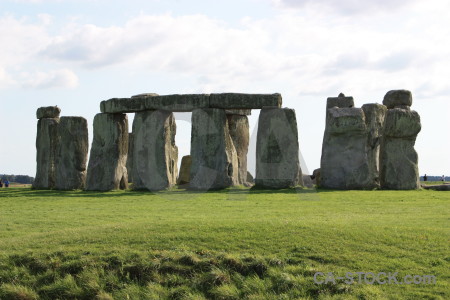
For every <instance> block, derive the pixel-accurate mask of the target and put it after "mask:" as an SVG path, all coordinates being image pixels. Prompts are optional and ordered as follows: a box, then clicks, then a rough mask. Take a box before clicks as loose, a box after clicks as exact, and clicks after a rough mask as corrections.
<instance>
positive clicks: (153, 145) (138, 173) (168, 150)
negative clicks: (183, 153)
mask: <svg viewBox="0 0 450 300" xmlns="http://www.w3.org/2000/svg"><path fill="white" fill-rule="evenodd" d="M133 133H134V149H133V189H137V190H139V189H147V190H150V191H158V190H163V189H167V188H170V187H172V186H174V185H175V184H176V180H177V174H178V170H177V169H178V167H177V166H178V148H177V146H176V145H175V134H176V124H175V118H174V116H173V113H171V112H169V111H165V110H156V111H143V112H138V113H136V115H135V117H134V122H133Z"/></svg>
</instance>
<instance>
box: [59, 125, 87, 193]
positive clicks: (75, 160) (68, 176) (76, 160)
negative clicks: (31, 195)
mask: <svg viewBox="0 0 450 300" xmlns="http://www.w3.org/2000/svg"><path fill="white" fill-rule="evenodd" d="M58 139H59V142H58V146H57V151H56V189H58V190H78V189H84V186H85V183H86V167H87V156H88V148H89V140H88V126H87V121H86V119H85V118H82V117H61V119H60V122H59V126H58Z"/></svg>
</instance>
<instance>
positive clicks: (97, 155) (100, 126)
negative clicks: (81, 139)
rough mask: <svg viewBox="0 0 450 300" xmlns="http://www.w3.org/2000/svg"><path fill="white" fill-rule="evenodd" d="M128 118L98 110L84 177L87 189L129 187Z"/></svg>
mask: <svg viewBox="0 0 450 300" xmlns="http://www.w3.org/2000/svg"><path fill="white" fill-rule="evenodd" d="M127 153H128V118H127V115H125V114H103V113H100V114H97V115H96V116H95V117H94V138H93V140H92V147H91V154H90V157H89V165H88V172H87V179H86V190H89V191H110V190H117V189H126V188H128V173H127V167H126V162H127Z"/></svg>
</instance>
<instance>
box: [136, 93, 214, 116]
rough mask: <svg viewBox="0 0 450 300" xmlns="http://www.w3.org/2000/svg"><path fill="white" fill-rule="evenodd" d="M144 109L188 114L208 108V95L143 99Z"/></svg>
mask: <svg viewBox="0 0 450 300" xmlns="http://www.w3.org/2000/svg"><path fill="white" fill-rule="evenodd" d="M144 99H145V108H146V109H163V110H168V111H174V112H189V111H192V110H193V109H196V108H207V107H208V106H209V95H207V94H186V95H165V96H153V97H144Z"/></svg>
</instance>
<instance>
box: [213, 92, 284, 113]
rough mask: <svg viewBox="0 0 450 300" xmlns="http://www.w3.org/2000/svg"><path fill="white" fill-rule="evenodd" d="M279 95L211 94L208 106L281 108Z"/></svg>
mask: <svg viewBox="0 0 450 300" xmlns="http://www.w3.org/2000/svg"><path fill="white" fill-rule="evenodd" d="M281 104H282V98H281V95H280V94H239V93H224V94H211V95H210V100H209V106H210V107H213V108H225V109H261V108H263V107H281Z"/></svg>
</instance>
